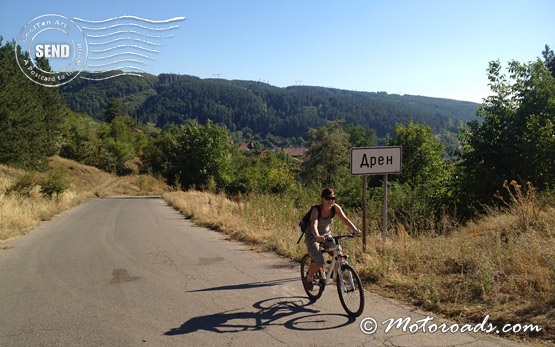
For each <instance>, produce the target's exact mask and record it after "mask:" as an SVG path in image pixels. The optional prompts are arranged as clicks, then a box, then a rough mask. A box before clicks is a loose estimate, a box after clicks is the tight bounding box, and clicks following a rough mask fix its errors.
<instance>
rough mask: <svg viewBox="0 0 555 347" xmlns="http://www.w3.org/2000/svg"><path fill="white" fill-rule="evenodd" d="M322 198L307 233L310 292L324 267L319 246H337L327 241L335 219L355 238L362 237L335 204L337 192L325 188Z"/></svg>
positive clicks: (314, 210) (313, 213)
mask: <svg viewBox="0 0 555 347" xmlns="http://www.w3.org/2000/svg"><path fill="white" fill-rule="evenodd" d="M320 198H321V201H320V205H319V206H314V207H313V208H312V212H311V214H310V224H309V225H308V228H306V232H305V244H306V248H307V250H308V254H309V255H310V258H311V259H312V264H311V266H310V268H309V270H308V275H307V276H306V280H305V283H304V286H305V288H307V289H308V290H312V286H313V285H314V283H313V279H314V275H315V274H316V272H318V270H320V269H322V267H323V266H324V255H323V254H322V252H320V247H319V244H320V243H323V244H324V248H325V249H328V248H332V247H334V246H335V242H334V241H333V239H332V240H330V241H328V240H327V237H329V236H331V235H330V229H331V222H332V220H333V217H334V216H335V215H337V216H339V219H341V221H342V222H343V224H345V226H346V227H347V228H349V229H351V230H352V231H353V233H354V234H355V236H358V235H360V230H358V228H357V227H356V226H355V225H354V224H353V222H351V220H350V219H349V218H347V216H345V213H344V212H343V209H342V208H341V206H339V205H338V204H336V203H335V192H334V191H333V189H332V188H329V187H328V188H325V189H324V190H323V191H322V194H321V195H320Z"/></svg>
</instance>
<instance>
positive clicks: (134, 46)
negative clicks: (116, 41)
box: [90, 45, 160, 53]
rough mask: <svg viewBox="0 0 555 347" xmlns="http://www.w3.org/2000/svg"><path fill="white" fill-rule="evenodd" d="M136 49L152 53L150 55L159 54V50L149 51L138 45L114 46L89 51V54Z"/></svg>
mask: <svg viewBox="0 0 555 347" xmlns="http://www.w3.org/2000/svg"><path fill="white" fill-rule="evenodd" d="M129 47H130V48H137V49H141V50H144V51H147V52H152V53H160V51H159V50H157V49H150V48H146V47H143V46H140V45H116V46H113V47H108V48H104V49H91V50H90V52H91V53H102V52H108V51H113V50H114V49H118V48H129Z"/></svg>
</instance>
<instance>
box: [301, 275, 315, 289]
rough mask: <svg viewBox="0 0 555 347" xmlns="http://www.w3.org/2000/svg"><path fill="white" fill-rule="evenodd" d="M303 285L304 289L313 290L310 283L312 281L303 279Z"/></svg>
mask: <svg viewBox="0 0 555 347" xmlns="http://www.w3.org/2000/svg"><path fill="white" fill-rule="evenodd" d="M303 285H304V289H306V290H308V291H311V290H312V289H313V288H314V283H312V280H310V279H308V277H305V279H304V281H303Z"/></svg>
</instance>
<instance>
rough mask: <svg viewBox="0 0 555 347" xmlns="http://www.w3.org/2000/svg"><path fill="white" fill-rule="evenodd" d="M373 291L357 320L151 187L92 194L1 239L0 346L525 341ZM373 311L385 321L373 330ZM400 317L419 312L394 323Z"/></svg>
mask: <svg viewBox="0 0 555 347" xmlns="http://www.w3.org/2000/svg"><path fill="white" fill-rule="evenodd" d="M366 299H367V300H366V307H365V311H364V313H363V314H362V316H361V317H359V318H358V319H356V320H354V319H350V318H349V317H347V316H346V315H345V313H344V312H343V309H342V307H341V304H340V302H339V299H338V297H337V293H336V291H335V288H327V289H326V291H325V292H324V295H323V297H322V298H321V299H320V300H319V301H318V302H316V303H310V302H309V301H308V300H307V298H306V296H305V294H304V291H303V288H302V285H301V282H300V280H299V265H298V264H297V263H293V262H291V261H289V260H287V259H284V258H281V257H278V256H276V255H273V254H269V253H256V252H253V251H252V250H250V249H249V247H247V246H245V245H242V244H241V243H238V242H232V241H227V240H225V238H224V236H223V235H222V234H220V233H217V232H215V231H211V230H208V229H205V228H200V227H196V226H194V225H192V224H191V222H190V221H188V220H185V219H184V218H183V217H182V216H181V215H180V214H179V213H178V212H176V211H174V210H173V209H172V208H171V207H169V206H167V205H166V203H165V202H164V201H163V200H161V199H159V198H154V197H153V198H130V197H129V198H127V197H123V198H110V199H97V200H90V201H88V202H86V203H84V204H83V205H81V206H79V207H77V208H74V209H72V210H70V211H67V212H64V213H62V214H61V215H59V216H57V217H56V218H54V219H53V220H51V221H49V222H45V223H43V224H42V225H41V226H40V227H38V228H37V229H35V230H33V231H32V232H30V233H29V234H27V235H26V236H23V237H20V238H17V239H15V240H11V241H9V242H6V243H2V244H0V346H10V347H16V346H242V347H245V346H363V345H364V346H459V345H460V346H517V344H515V343H513V342H509V341H507V340H502V339H500V338H498V337H497V336H496V334H495V333H490V334H485V333H460V332H457V333H452V332H447V333H442V332H438V331H436V332H435V333H431V332H430V331H429V330H432V329H434V325H433V324H437V325H435V327H436V328H437V329H438V330H441V328H440V325H439V324H441V323H442V322H440V321H439V319H438V318H435V317H433V315H431V314H427V313H423V312H419V311H416V310H414V309H412V308H410V307H406V306H403V305H401V304H398V303H396V302H394V301H392V300H387V299H384V298H381V297H379V296H377V295H374V294H372V293H369V292H367V293H366ZM486 314H487V313H484V316H485V315H486ZM427 317H430V318H432V319H433V320H430V319H428V320H427V321H420V323H417V321H418V320H422V319H426V318H427ZM370 318H372V319H374V320H375V322H376V323H377V331H376V332H375V333H374V334H365V333H363V332H362V331H361V323H362V326H363V327H364V328H365V329H371V328H372V320H370ZM391 318H403V319H407V318H408V319H410V324H407V325H406V329H402V327H403V326H404V325H402V326H401V327H399V328H396V327H394V328H391V329H389V330H387V329H386V328H387V322H388V320H389V319H391ZM383 322H386V323H383ZM424 322H425V323H424ZM515 323H517V322H515ZM443 327H444V328H446V327H449V328H451V329H452V330H457V326H453V325H451V323H446V325H444V326H443ZM417 328H418V329H417ZM459 328H460V327H459ZM478 328H479V327H478ZM411 329H412V330H414V331H415V332H414V333H413V332H411V331H410V330H411ZM424 329H426V332H424V331H423V330H424ZM386 330H387V331H386ZM403 330H406V331H403ZM416 330H417V331H416ZM465 330H466V329H465Z"/></svg>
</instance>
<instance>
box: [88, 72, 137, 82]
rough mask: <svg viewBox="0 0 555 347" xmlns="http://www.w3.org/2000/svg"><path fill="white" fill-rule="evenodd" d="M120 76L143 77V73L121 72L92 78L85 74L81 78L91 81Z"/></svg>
mask: <svg viewBox="0 0 555 347" xmlns="http://www.w3.org/2000/svg"><path fill="white" fill-rule="evenodd" d="M119 76H137V77H143V75H141V74H139V73H133V72H121V73H118V74H116V75H111V76H108V77H102V78H90V77H85V76H79V78H82V79H84V80H90V81H104V80H107V79H110V78H114V77H119Z"/></svg>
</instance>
